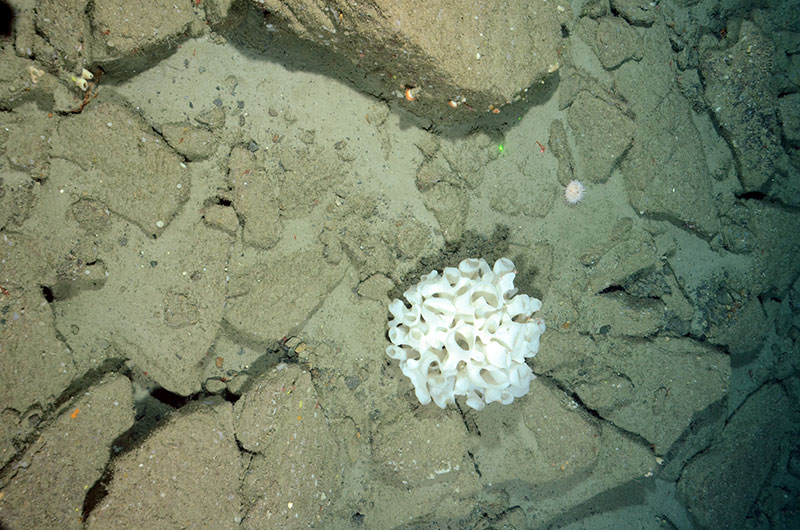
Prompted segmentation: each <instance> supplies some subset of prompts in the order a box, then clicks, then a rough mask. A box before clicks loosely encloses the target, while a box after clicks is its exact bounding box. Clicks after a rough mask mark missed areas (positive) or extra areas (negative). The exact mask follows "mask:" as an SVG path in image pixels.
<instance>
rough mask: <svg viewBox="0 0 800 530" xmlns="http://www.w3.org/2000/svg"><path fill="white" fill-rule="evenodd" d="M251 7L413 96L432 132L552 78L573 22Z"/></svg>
mask: <svg viewBox="0 0 800 530" xmlns="http://www.w3.org/2000/svg"><path fill="white" fill-rule="evenodd" d="M251 1H252V3H253V4H254V5H255V6H256V7H258V8H259V9H265V10H267V11H268V12H269V13H270V19H275V22H276V23H283V24H285V25H286V26H288V27H289V28H290V29H291V30H292V31H294V32H295V33H296V34H297V35H298V36H299V37H300V38H302V39H305V40H308V41H310V42H313V43H314V44H317V45H319V46H321V47H325V48H329V49H331V50H333V51H334V52H336V53H338V54H341V55H342V56H343V57H345V58H346V59H349V60H350V61H352V63H354V64H356V65H357V66H358V67H359V68H360V69H362V70H364V71H365V72H366V74H367V76H378V78H379V83H380V85H381V89H380V90H381V91H382V92H383V93H385V94H392V93H395V94H397V95H399V96H400V97H402V96H403V93H404V91H405V90H406V89H411V90H412V95H413V97H414V101H405V100H404V104H405V107H406V108H407V109H408V110H409V111H411V112H413V113H414V114H417V115H419V116H424V117H426V118H428V119H431V120H433V121H434V122H436V123H447V122H457V121H472V120H474V119H475V117H476V116H475V113H474V112H472V111H473V110H474V111H478V112H480V113H486V112H490V111H492V109H495V108H501V107H503V106H504V105H506V104H507V103H511V102H512V101H515V100H518V99H520V98H521V97H523V96H525V92H526V91H527V90H528V87H531V85H534V84H536V83H540V82H542V81H544V80H545V79H546V78H547V77H548V76H549V75H550V74H551V73H552V72H553V71H555V70H556V69H557V68H558V64H559V56H558V53H559V49H560V47H561V45H562V37H561V27H560V22H561V21H566V20H567V19H568V18H569V17H570V15H568V12H569V8H566V9H564V8H562V9H561V10H559V9H558V6H557V4H556V3H555V2H511V3H506V4H504V5H503V6H502V8H500V7H499V6H495V5H494V4H474V5H465V4H463V3H462V2H459V1H455V0H445V1H441V2H432V3H426V2H422V3H421V2H416V1H413V0H412V1H401V2H390V1H386V0H377V1H375V2H371V3H357V4H356V3H352V2H347V1H344V0H336V1H334V2H328V3H326V4H324V5H322V4H318V3H316V2H313V1H310V0H303V1H300V2H293V3H292V4H291V5H287V4H286V3H284V2H280V1H277V0H251ZM272 15H274V17H273V16H272ZM356 83H357V84H358V81H356ZM448 101H453V102H455V103H456V104H457V105H458V106H457V108H452V107H451V106H450V105H449V104H448ZM462 102H465V103H466V104H461V103H462Z"/></svg>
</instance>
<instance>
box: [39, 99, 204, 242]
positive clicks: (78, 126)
mask: <svg viewBox="0 0 800 530" xmlns="http://www.w3.org/2000/svg"><path fill="white" fill-rule="evenodd" d="M87 146H90V148H88V149H87ZM52 156H53V157H54V158H57V159H63V160H65V161H67V162H69V163H71V164H74V165H75V166H76V167H75V168H74V169H73V171H72V173H73V175H74V178H73V179H72V180H71V181H70V182H69V186H68V187H67V188H65V189H66V191H69V192H70V193H74V194H75V195H78V196H84V197H86V196H88V197H92V198H94V199H97V200H100V201H102V202H103V203H105V204H106V205H107V206H108V208H109V209H111V210H113V211H114V212H115V213H118V214H120V215H122V216H124V217H126V218H127V219H130V220H131V221H133V222H135V223H136V224H138V225H139V226H140V227H141V229H142V230H143V231H145V233H147V234H159V233H161V231H162V229H163V228H164V227H165V226H167V224H169V222H170V220H171V219H172V217H173V216H174V215H175V213H176V211H177V209H178V208H179V207H180V206H181V204H183V203H184V202H185V201H186V198H187V197H188V195H189V187H190V180H189V173H188V171H187V170H186V167H185V164H184V166H183V167H182V166H181V163H182V162H181V158H180V157H179V156H178V155H177V154H176V153H175V152H174V151H172V150H171V149H170V148H169V146H167V145H166V144H165V142H164V141H163V140H162V139H161V138H160V137H159V136H158V135H156V134H153V132H152V129H150V127H148V126H147V125H146V124H145V123H143V122H142V120H141V118H139V117H138V116H136V115H135V114H132V113H131V112H129V111H128V110H127V109H124V108H123V107H121V106H119V105H116V104H103V105H97V106H92V107H90V108H89V109H87V110H86V111H85V112H82V113H81V114H78V115H77V116H74V117H71V118H70V119H65V120H63V121H61V122H60V123H59V126H58V129H57V130H56V133H55V134H54V136H53V153H52Z"/></svg>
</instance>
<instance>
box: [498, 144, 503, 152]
mask: <svg viewBox="0 0 800 530" xmlns="http://www.w3.org/2000/svg"><path fill="white" fill-rule="evenodd" d="M497 150H498V151H500V152H501V153H502V152H503V144H500V145H498V146H497Z"/></svg>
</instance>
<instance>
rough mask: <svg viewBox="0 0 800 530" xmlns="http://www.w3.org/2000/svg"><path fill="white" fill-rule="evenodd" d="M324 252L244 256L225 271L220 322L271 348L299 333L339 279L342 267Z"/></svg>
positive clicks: (342, 270)
mask: <svg viewBox="0 0 800 530" xmlns="http://www.w3.org/2000/svg"><path fill="white" fill-rule="evenodd" d="M325 252H326V251H325V249H323V248H320V247H317V248H314V249H313V250H302V251H297V252H293V253H290V254H280V253H271V254H269V255H266V256H265V255H262V254H255V253H245V255H243V256H242V257H240V258H238V259H236V260H235V261H233V262H232V263H231V265H230V267H229V270H230V283H229V291H228V294H229V296H228V300H227V303H226V306H225V313H224V317H225V321H226V322H227V323H228V324H229V325H230V326H232V327H233V328H234V329H235V330H236V331H237V332H239V333H243V334H244V336H246V337H250V338H256V339H257V340H261V341H264V342H267V343H274V342H275V341H278V340H280V339H281V337H284V336H287V337H288V336H291V335H292V333H293V332H296V331H297V330H299V329H300V328H301V327H302V325H303V324H304V323H305V322H306V321H307V320H308V318H309V317H310V316H311V315H312V314H313V313H314V311H316V309H317V308H318V307H319V306H320V304H322V302H323V300H324V299H325V296H326V295H327V294H328V293H330V292H331V291H332V290H333V288H334V287H335V286H336V284H338V283H339V281H340V280H341V279H342V277H343V275H344V270H345V263H344V262H339V263H338V264H335V263H331V262H330V261H329V259H328V258H326V257H325V256H324V254H325Z"/></svg>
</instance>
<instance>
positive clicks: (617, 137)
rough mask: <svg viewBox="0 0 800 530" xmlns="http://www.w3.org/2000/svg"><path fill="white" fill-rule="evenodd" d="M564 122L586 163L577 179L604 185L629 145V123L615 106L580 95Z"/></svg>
mask: <svg viewBox="0 0 800 530" xmlns="http://www.w3.org/2000/svg"><path fill="white" fill-rule="evenodd" d="M567 121H568V122H569V126H570V127H571V128H572V130H573V131H574V132H573V134H574V137H575V144H576V146H577V150H578V153H579V155H580V156H581V158H582V159H583V160H586V161H587V167H585V168H582V171H581V172H580V175H581V179H585V180H588V181H591V182H605V181H606V180H608V177H610V176H611V170H612V169H614V167H615V166H616V165H617V163H618V161H619V160H620V158H621V157H622V155H623V154H624V153H625V151H626V150H627V149H628V148H629V147H630V145H631V141H632V140H633V133H634V124H633V120H632V119H631V118H629V117H628V116H626V115H625V113H624V112H622V110H620V109H619V108H617V107H616V106H614V105H611V104H609V103H607V102H606V101H603V100H602V99H600V98H597V97H594V96H592V95H591V94H589V93H588V92H585V91H582V92H579V93H578V95H577V96H576V97H575V101H573V102H572V105H571V106H570V107H569V110H568V111H567Z"/></svg>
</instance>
